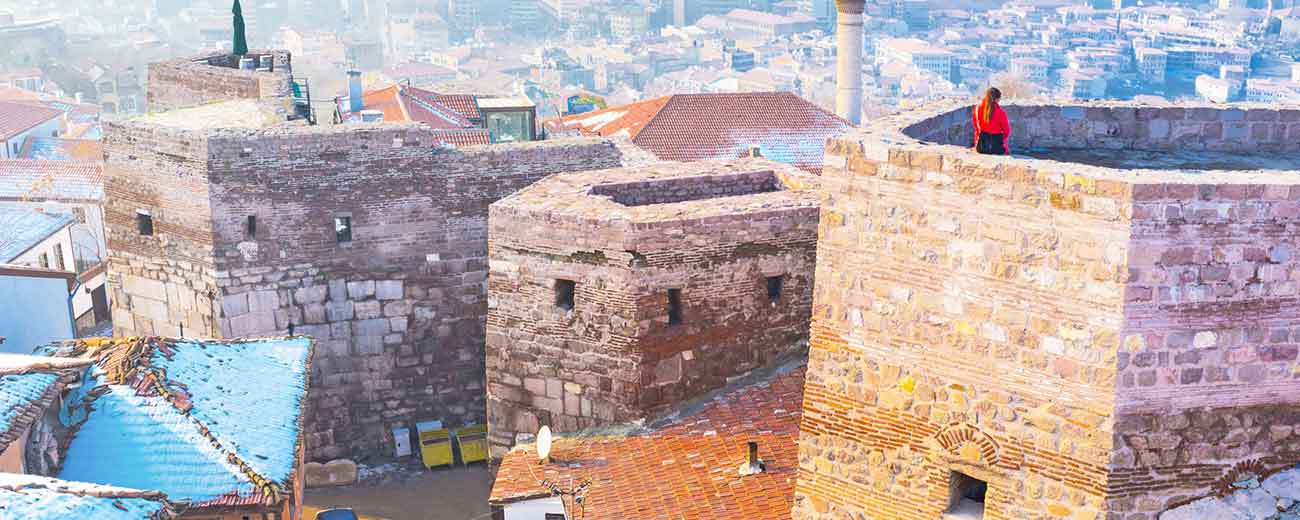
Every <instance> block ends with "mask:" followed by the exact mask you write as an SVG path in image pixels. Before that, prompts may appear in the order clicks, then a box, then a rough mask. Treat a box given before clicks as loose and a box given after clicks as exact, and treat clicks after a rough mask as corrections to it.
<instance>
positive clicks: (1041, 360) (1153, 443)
mask: <svg viewBox="0 0 1300 520" xmlns="http://www.w3.org/2000/svg"><path fill="white" fill-rule="evenodd" d="M1007 112H1008V114H1009V115H1010V117H1011V119H1012V120H1013V121H1015V124H1016V128H1017V129H1018V133H1017V134H1016V135H1014V136H1013V138H1012V141H1011V146H1012V149H1013V151H1018V150H1030V153H1032V154H1033V155H1034V156H1035V157H1053V156H1057V157H1061V158H1064V157H1085V158H1087V157H1092V158H1093V159H1096V161H1095V162H1093V161H1092V160H1091V159H1090V160H1086V161H1085V163H1086V164H1085V163H1065V162H1058V161H1050V160H1037V159H1030V158H1025V157H996V156H981V155H977V154H975V153H974V152H973V151H971V150H970V143H971V134H970V130H969V126H970V123H969V121H970V111H969V108H967V107H964V106H961V105H957V104H951V103H941V104H938V105H931V106H928V107H926V108H923V109H919V110H917V111H913V112H907V113H904V114H900V115H897V116H893V117H890V118H886V119H883V120H880V121H877V122H875V123H873V125H872V128H871V129H869V130H863V131H860V132H858V133H855V134H850V135H847V136H845V137H843V138H839V139H836V140H833V141H832V142H831V143H829V144H828V148H827V154H826V157H827V159H826V160H827V164H826V167H825V174H824V177H823V182H824V183H825V197H826V198H825V201H826V202H825V204H824V205H823V207H822V215H821V224H820V242H819V248H818V252H817V257H818V269H817V273H816V279H817V286H816V289H815V296H814V307H813V322H812V332H811V334H812V337H811V340H810V343H811V352H810V359H809V368H808V375H807V385H806V389H805V398H804V416H803V425H802V437H801V441H800V469H799V473H800V474H799V483H798V486H797V488H796V502H795V504H796V505H795V508H794V517H795V518H798V519H830V518H855V519H856V518H872V519H882V520H883V519H926V520H931V519H938V518H940V516H941V515H942V514H943V513H945V512H949V511H955V510H956V509H960V508H966V510H968V511H970V510H973V509H970V507H972V506H977V507H975V509H978V508H982V513H981V514H982V518H986V519H1022V518H1071V519H1094V518H1107V519H1123V520H1153V519H1155V518H1157V517H1158V515H1159V514H1160V512H1162V511H1165V510H1168V509H1170V508H1173V507H1177V506H1180V505H1182V504H1186V503H1189V502H1192V501H1194V500H1197V499H1200V498H1202V497H1206V496H1216V495H1220V494H1223V493H1228V492H1231V491H1232V489H1233V486H1232V483H1233V482H1237V481H1240V480H1242V479H1248V478H1251V476H1255V477H1259V478H1264V477H1267V476H1268V475H1270V474H1272V473H1273V472H1276V471H1277V470H1279V469H1282V468H1285V467H1294V466H1295V464H1296V463H1297V462H1300V432H1297V431H1296V430H1297V428H1300V406H1298V405H1300V379H1297V368H1296V367H1297V365H1296V360H1297V349H1298V348H1300V347H1298V345H1300V293H1298V292H1297V283H1300V282H1298V280H1300V257H1298V255H1297V254H1296V248H1297V243H1296V242H1297V239H1296V237H1297V236H1300V235H1298V233H1300V175H1298V174H1297V172H1296V171H1295V170H1297V169H1298V168H1297V166H1300V160H1297V156H1296V155H1295V154H1296V152H1297V151H1298V149H1300V110H1295V109H1276V108H1268V107H1254V106H1234V107H1227V106H1214V107H1210V106H1203V107H1202V106H1197V107H1186V106H1167V107H1147V106H1136V105H1132V104H1116V103H1108V104H1082V105H1074V106H1008V107H1007ZM1020 129H1023V130H1020ZM1098 150H1100V151H1101V152H1100V153H1098V152H1097V151H1098ZM1186 154H1191V155H1186ZM1196 154H1201V155H1196ZM1206 154H1210V155H1206ZM1213 154H1219V155H1213ZM1286 154H1290V155H1286ZM1189 156H1190V157H1195V158H1206V160H1210V159H1212V161H1211V162H1213V163H1214V165H1213V166H1207V167H1206V168H1204V170H1208V171H1188V170H1187V169H1182V168H1185V167H1187V166H1188V164H1189V161H1187V160H1186V159H1187V157H1189ZM1133 157H1143V158H1150V159H1151V162H1150V163H1149V164H1148V165H1147V166H1146V167H1145V168H1144V169H1132V168H1124V169H1118V168H1107V167H1101V166H1097V164H1100V163H1113V162H1115V161H1116V160H1119V161H1118V162H1123V160H1124V159H1126V158H1128V159H1131V158H1133ZM1198 160H1199V159H1198ZM1195 162H1196V161H1190V163H1193V164H1194V163H1195ZM1261 164H1264V165H1268V166H1267V168H1273V169H1256V168H1260V166H1259V165H1261ZM1170 165H1177V166H1170ZM1240 165H1246V167H1241V166H1240ZM1247 169H1249V170H1250V171H1242V170H1247ZM980 483H983V484H986V485H987V491H986V492H985V493H982V494H980V493H968V492H969V491H971V490H973V489H977V488H978V487H979V486H978V484H980ZM981 496H982V498H981ZM977 499H979V500H982V504H979V503H978V500H977Z"/></svg>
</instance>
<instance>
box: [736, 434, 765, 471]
mask: <svg viewBox="0 0 1300 520" xmlns="http://www.w3.org/2000/svg"><path fill="white" fill-rule="evenodd" d="M747 447H748V448H749V452H748V456H747V457H746V458H745V463H744V464H741V465H740V475H741V476H747V475H754V474H757V473H762V472H764V471H766V470H767V465H766V464H763V459H760V458H758V443H757V442H754V441H749V443H748V446H747Z"/></svg>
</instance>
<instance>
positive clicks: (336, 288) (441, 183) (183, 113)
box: [104, 73, 635, 460]
mask: <svg viewBox="0 0 1300 520" xmlns="http://www.w3.org/2000/svg"><path fill="white" fill-rule="evenodd" d="M259 74H264V73H259ZM210 90H211V91H213V92H220V91H224V89H222V88H221V87H219V86H215V85H214V86H211V88H210ZM151 93H153V89H152V88H151ZM159 95H161V94H159ZM267 101H268V100H264V99H243V98H239V99H234V100H228V101H224V102H214V103H206V104H202V105H199V106H194V107H187V108H177V109H174V110H170V111H165V112H159V113H153V114H150V115H148V116H145V117H140V118H135V119H131V120H123V121H112V122H107V123H105V132H104V134H105V135H104V151H105V156H106V162H105V168H104V169H105V177H106V181H105V184H106V187H105V191H106V202H105V215H106V218H105V220H106V228H107V229H106V233H107V237H108V248H109V271H108V277H109V283H110V287H111V288H112V290H113V322H114V333H115V334H116V335H166V336H180V335H184V336H188V337H214V338H229V337H243V336H266V335H275V334H283V333H285V332H287V331H288V329H289V328H290V327H291V326H292V327H294V329H295V332H296V333H298V334H305V335H309V336H312V337H313V338H315V340H316V346H317V350H316V358H315V359H316V361H315V363H314V365H313V369H314V370H315V373H314V374H313V377H312V380H313V386H312V389H311V392H310V394H309V396H308V397H309V401H310V404H309V409H308V413H307V415H306V425H305V427H306V431H307V440H308V443H307V447H308V457H309V458H310V459H314V460H319V459H330V458H336V457H340V456H354V457H360V456H366V455H380V454H386V453H391V446H392V438H391V434H390V433H389V432H390V431H391V430H392V428H394V427H399V426H407V427H411V426H412V425H413V424H414V423H415V422H419V421H426V420H442V421H443V423H444V424H446V425H447V426H449V427H459V426H462V425H465V424H481V423H484V422H485V421H486V407H485V404H484V392H483V387H484V381H483V375H484V370H483V359H484V358H483V345H484V339H483V337H484V336H483V335H484V325H483V323H484V320H485V319H486V313H487V305H486V301H487V290H486V280H487V212H488V205H489V204H491V203H493V202H495V201H497V200H498V199H500V198H502V197H504V196H506V195H509V194H511V193H514V192H515V191H516V190H518V189H520V188H523V187H525V186H527V185H529V184H531V183H533V182H535V181H537V180H539V179H541V178H543V177H545V176H547V175H549V174H552V173H557V172H561V171H582V170H590V169H603V168H612V167H617V166H621V165H623V164H624V158H625V156H626V153H625V152H626V151H627V149H628V147H624V146H623V145H622V144H619V143H616V142H613V141H608V140H599V139H567V140H554V141H545V142H537V143H527V144H510V145H492V146H477V147H466V148H463V149H450V148H445V147H442V146H437V145H436V144H435V143H437V142H438V141H437V139H436V136H435V135H434V133H433V132H434V131H433V130H431V129H429V128H428V127H426V126H423V125H418V124H405V123H401V124H399V123H371V124H356V125H331V126H309V125H307V124H306V123H305V121H303V120H301V119H297V120H292V121H291V120H288V119H287V117H288V115H287V114H289V113H290V112H287V111H285V110H283V107H284V104H283V103H279V102H276V101H279V100H271V102H267ZM633 152H635V150H633Z"/></svg>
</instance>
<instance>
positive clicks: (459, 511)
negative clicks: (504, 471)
mask: <svg viewBox="0 0 1300 520" xmlns="http://www.w3.org/2000/svg"><path fill="white" fill-rule="evenodd" d="M491 490H492V474H491V472H490V471H488V469H487V467H485V466H483V465H482V464H479V465H474V466H469V467H467V468H455V469H441V470H434V471H424V470H419V469H414V470H410V469H404V470H401V471H398V472H394V473H390V474H386V475H383V476H380V477H377V478H372V479H369V480H367V481H366V482H364V483H362V484H358V485H355V486H348V487H342V488H322V489H309V490H307V495H306V499H305V501H306V505H307V508H306V512H305V514H304V515H303V517H302V519H303V520H313V519H314V518H315V515H316V511H319V510H321V509H328V508H331V507H351V508H352V509H353V510H355V511H356V512H357V514H359V515H362V519H363V520H485V519H487V518H489V516H490V513H489V511H488V506H487V497H488V493H489V492H490V491H491Z"/></svg>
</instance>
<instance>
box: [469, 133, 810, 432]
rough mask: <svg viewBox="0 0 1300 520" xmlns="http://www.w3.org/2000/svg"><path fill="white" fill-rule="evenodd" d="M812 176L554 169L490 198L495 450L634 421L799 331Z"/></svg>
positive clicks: (680, 167)
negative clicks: (540, 432) (529, 438)
mask: <svg viewBox="0 0 1300 520" xmlns="http://www.w3.org/2000/svg"><path fill="white" fill-rule="evenodd" d="M817 188H818V178H817V177H815V176H812V175H811V174H808V173H806V172H803V171H802V170H798V169H795V168H793V167H787V166H783V165H780V164H778V163H774V162H771V161H767V160H760V159H744V160H738V161H731V162H720V161H705V162H698V163H661V164H654V165H649V166H640V167H634V168H622V169H614V170H601V171H592V172H584V173H572V174H561V175H556V176H553V177H549V178H547V179H546V180H543V181H541V182H539V183H537V184H535V185H533V186H531V187H529V188H527V189H524V190H523V191H521V192H519V193H516V194H515V195H512V196H510V197H508V198H506V199H504V200H502V201H500V202H498V203H496V204H493V205H492V208H491V211H490V217H489V231H488V234H489V245H488V249H489V251H488V256H489V259H490V270H489V276H488V302H489V303H488V305H489V307H488V325H487V330H488V342H487V348H488V359H487V370H488V417H489V426H490V427H491V439H492V442H493V444H494V446H496V447H497V448H498V449H500V448H504V447H508V446H510V445H511V444H512V443H513V441H514V439H515V436H516V435H517V434H519V433H528V434H531V433H534V432H536V430H537V428H538V427H539V426H540V425H542V424H546V425H549V426H550V427H551V428H552V429H554V430H556V431H573V430H577V429H580V428H588V427H593V426H600V425H608V424H613V423H618V422H624V421H630V420H635V419H638V418H644V417H646V416H648V415H650V414H653V413H655V412H657V411H662V410H665V409H667V408H668V407H670V406H671V405H673V404H675V403H679V402H681V401H682V400H685V399H688V398H690V397H693V396H697V395H700V394H702V393H704V392H707V391H709V390H713V389H716V388H719V387H721V386H722V385H724V384H725V383H726V381H727V380H728V379H729V378H731V377H734V376H736V375H739V374H742V373H745V372H747V371H749V370H752V369H754V368H757V367H760V366H763V365H765V364H767V363H768V362H770V361H772V360H773V359H775V358H776V357H777V356H779V355H780V354H782V353H784V352H788V351H790V350H791V349H795V348H798V347H799V346H800V345H801V344H802V343H803V340H804V339H805V338H806V337H807V335H806V334H807V322H808V319H809V315H810V313H811V310H812V309H811V296H812V279H813V269H812V268H813V263H814V254H813V251H814V249H815V244H816V239H817V236H816V223H817V215H818V205H819V200H818V193H817Z"/></svg>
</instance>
